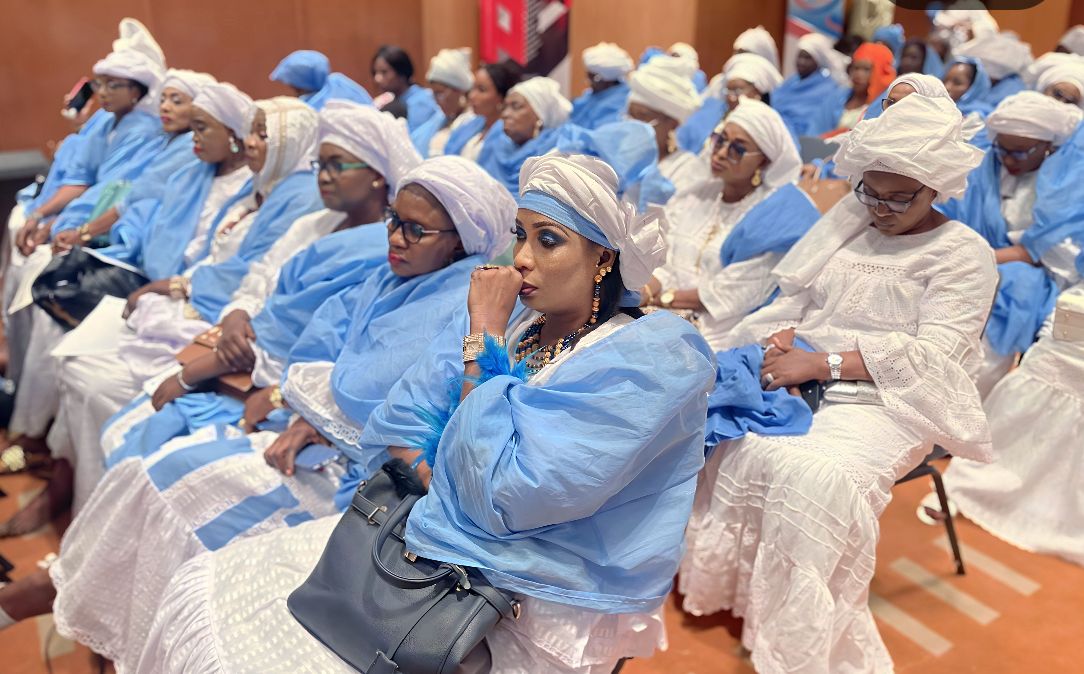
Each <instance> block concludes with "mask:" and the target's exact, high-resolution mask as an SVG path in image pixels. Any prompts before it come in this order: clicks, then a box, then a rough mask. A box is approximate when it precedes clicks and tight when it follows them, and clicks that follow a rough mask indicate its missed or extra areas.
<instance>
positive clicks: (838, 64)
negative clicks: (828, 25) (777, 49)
mask: <svg viewBox="0 0 1084 674" xmlns="http://www.w3.org/2000/svg"><path fill="white" fill-rule="evenodd" d="M795 68H796V70H797V72H796V73H795V74H794V75H791V76H790V77H788V78H787V79H786V80H784V81H783V83H782V84H780V85H779V86H778V87H776V88H775V90H773V91H772V97H771V102H772V107H773V108H775V111H776V112H778V113H779V114H780V116H781V117H782V118H783V121H784V122H786V123H787V126H788V127H790V128H791V129H793V130H794V134H795V135H796V136H808V135H811V134H810V117H811V113H812V112H813V111H814V110H816V109H817V108H819V107H820V106H821V105H822V104H823V103H824V101H825V100H826V99H834V98H838V97H839V96H840V95H841V92H842V91H843V89H844V87H843V84H841V82H840V80H841V79H842V78H844V77H845V76H846V68H847V57H846V56H844V55H843V54H842V53H840V52H838V51H836V50H835V49H834V48H833V46H832V40H830V39H829V38H828V37H827V36H825V35H823V34H821V33H815V32H814V33H806V34H805V35H803V36H802V37H800V38H798V55H797V57H796V58H795Z"/></svg>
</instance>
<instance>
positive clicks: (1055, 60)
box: [1020, 52, 1084, 91]
mask: <svg viewBox="0 0 1084 674" xmlns="http://www.w3.org/2000/svg"><path fill="white" fill-rule="evenodd" d="M1073 64H1084V56H1077V55H1076V54H1062V53H1061V52H1047V53H1045V54H1043V55H1042V56H1040V57H1039V58H1037V59H1035V61H1034V62H1032V64H1031V65H1029V66H1028V67H1027V68H1025V69H1024V72H1022V73H1021V74H1020V76H1021V77H1023V78H1024V84H1027V85H1028V88H1029V89H1035V90H1037V91H1042V89H1039V78H1041V77H1042V76H1043V75H1044V74H1045V73H1046V71H1048V70H1050V69H1051V68H1057V67H1058V66H1063V65H1073Z"/></svg>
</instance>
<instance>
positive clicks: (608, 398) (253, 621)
mask: <svg viewBox="0 0 1084 674" xmlns="http://www.w3.org/2000/svg"><path fill="white" fill-rule="evenodd" d="M616 185H617V180H616V176H615V175H614V174H613V173H612V172H611V171H610V170H609V168H608V167H607V166H606V165H605V164H604V163H603V162H601V161H599V160H596V159H593V158H586V157H582V156H576V155H572V156H563V155H562V156H554V155H551V156H546V157H539V158H534V159H531V160H529V161H528V163H527V165H526V166H525V167H524V177H523V182H522V191H521V194H522V198H521V204H520V210H519V217H518V218H517V223H516V228H517V243H516V257H515V268H514V269H512V268H499V269H488V270H481V271H478V272H476V273H475V275H474V278H473V279H472V281H471V293H470V297H469V300H468V304H467V307H466V308H467V311H466V312H461V313H460V316H459V320H457V321H456V322H455V324H454V325H451V326H450V329H449V330H448V331H447V333H446V334H445V335H444V338H443V339H441V340H440V341H439V342H436V341H435V342H434V345H433V346H434V351H432V352H431V353H430V354H428V356H427V358H426V359H423V360H421V361H419V363H418V364H417V365H416V366H415V367H414V368H412V369H411V371H410V372H408V373H407V375H405V376H404V378H403V379H402V380H401V381H400V383H399V384H398V385H397V386H396V387H395V389H394V390H393V391H392V393H391V394H390V395H389V398H388V401H387V402H386V403H384V404H383V405H381V406H380V407H379V408H377V410H376V411H375V412H374V413H373V415H372V416H371V417H370V420H369V424H368V425H367V426H366V430H365V432H364V434H363V440H362V442H363V444H365V445H367V446H371V447H373V448H374V449H376V450H379V452H380V454H382V455H383V457H384V458H385V459H386V458H387V456H388V454H389V453H390V454H391V455H392V456H396V457H401V458H404V459H406V460H407V461H412V460H422V463H420V464H419V466H418V470H419V474H420V475H421V476H423V479H424V480H425V481H426V482H429V479H430V477H431V479H432V481H431V482H429V492H428V495H427V496H425V497H424V498H423V499H422V500H421V501H419V502H418V503H417V505H415V506H414V509H413V511H412V512H411V514H410V518H409V520H408V527H407V534H406V536H407V542H408V546H409V547H410V549H411V550H419V551H420V554H423V555H425V556H427V557H430V558H433V559H438V560H443V559H447V560H453V559H454V560H458V561H460V562H463V563H464V564H467V565H470V566H474V567H476V568H478V569H479V570H480V571H481V572H482V573H483V574H484V575H485V576H486V578H487V579H488V580H490V581H491V582H492V583H494V584H495V585H496V586H497V587H500V588H502V589H504V590H506V591H508V592H511V593H514V594H515V595H516V596H517V597H519V598H521V600H522V604H521V606H522V615H521V616H520V618H519V619H518V620H515V621H513V620H506V621H502V622H501V623H500V624H498V626H497V627H496V629H495V630H494V631H493V632H491V633H490V634H489V635H488V636H487V638H486V642H487V645H488V651H489V653H490V654H491V656H492V663H491V667H490V668H488V669H487V670H485V671H489V672H492V673H493V674H510V673H513V672H524V671H528V670H529V671H532V672H547V673H553V674H565V673H574V672H575V673H580V674H586V673H589V672H598V673H606V674H608V673H609V672H611V671H613V670H614V667H615V665H617V664H618V662H619V661H620V660H621V659H622V658H626V657H648V656H650V655H651V654H652V653H653V652H654V651H655V650H656V649H658V648H661V647H662V646H663V644H665V627H664V624H663V621H662V619H661V606H662V603H663V602H664V601H665V599H666V597H667V596H668V594H669V592H670V587H671V584H672V581H673V573H674V570H675V568H676V567H677V563H678V560H679V558H680V554H681V536H682V530H683V527H684V524H685V521H686V517H687V514H688V509H689V505H690V502H691V497H692V490H693V486H694V482H695V479H696V478H695V473H696V471H697V470H698V466H700V465H702V463H703V447H702V443H703V436H702V435H697V433H698V432H700V431H702V421H703V419H704V415H705V400H706V396H705V392H706V390H707V389H709V388H710V387H711V382H712V380H713V367H712V362H711V353H710V351H709V350H708V347H707V345H706V344H704V342H703V340H702V339H700V337H699V336H697V335H696V333H695V331H694V330H693V329H692V327H691V326H689V325H688V324H687V323H685V322H683V321H681V320H680V319H678V318H676V317H674V316H671V315H669V314H666V313H656V314H652V315H650V316H646V317H642V316H640V314H639V312H638V311H636V309H635V308H633V307H631V306H630V305H634V304H635V302H636V301H635V299H634V298H635V293H634V289H635V288H637V287H639V286H641V285H642V284H643V283H644V281H645V280H646V279H647V276H648V274H649V273H650V270H651V268H652V267H654V266H656V265H657V264H658V263H659V262H661V260H660V259H659V252H661V251H662V250H663V248H664V245H663V243H662V241H661V233H660V231H659V223H658V222H656V221H653V220H651V219H647V220H640V221H638V218H637V217H636V216H635V215H634V213H633V211H632V209H631V208H629V207H628V206H627V205H624V204H622V203H620V202H619V200H618V199H617V197H616V194H615V193H614V189H615V187H616ZM517 293H518V294H519V297H520V299H521V301H522V302H523V304H524V305H526V307H527V310H526V311H525V312H522V313H518V314H517V313H516V312H515V311H514V309H515V304H516V295H517ZM593 298H594V299H593ZM485 333H488V334H490V335H498V336H502V337H504V338H505V339H507V343H508V345H509V347H508V350H507V352H505V351H504V350H503V349H499V350H497V353H494V352H493V351H492V350H490V354H492V355H494V356H495V357H497V358H503V359H505V360H507V359H508V357H509V356H510V355H511V353H515V354H516V355H515V357H514V358H515V359H516V360H520V362H521V367H522V366H526V373H527V374H525V375H523V376H522V378H520V377H516V376H509V375H506V374H505V375H497V376H493V377H492V378H488V379H487V380H486V381H485V383H482V384H479V385H477V386H476V385H474V384H471V383H467V382H466V381H465V380H464V375H466V376H467V377H471V376H477V375H482V376H490V375H491V374H492V373H489V372H487V371H484V370H482V368H481V367H480V364H479V363H478V361H476V359H477V358H478V354H477V352H476V351H474V350H471V351H462V350H461V346H462V336H463V335H464V334H467V335H477V337H481V335H483V334H485ZM513 345H515V346H514V347H513ZM660 359H661V360H660ZM464 360H466V361H467V362H466V363H464ZM497 362H500V361H499V360H498V361H497ZM504 369H505V371H507V370H508V369H510V368H508V367H506V368H504ZM663 373H665V374H663ZM456 375H458V379H457V381H459V382H464V383H463V384H462V387H461V388H458V387H457V388H456V389H455V390H454V391H449V387H448V384H447V382H448V377H449V376H456ZM645 396H646V397H645ZM461 398H462V402H460V399H461ZM634 400H635V402H634ZM433 408H440V409H442V410H443V409H446V410H448V411H449V412H450V413H451V418H450V421H449V422H448V423H447V424H446V425H445V426H444V427H443V429H441V428H440V427H436V428H430V427H428V426H427V424H426V422H425V421H424V420H423V418H424V416H425V415H424V414H423V411H424V410H429V409H433ZM453 410H454V411H453ZM483 420H484V421H485V422H484V423H483ZM427 436H428V437H427ZM438 437H439V446H438V445H437V442H436V440H437V438H438ZM423 438H426V440H427V443H419V440H420V439H423ZM472 438H473V439H472ZM423 445H425V446H428V447H430V448H431V449H430V450H427V451H425V452H424V453H423V452H421V451H419V449H420V448H421V446H423ZM377 465H379V464H377ZM570 466H577V468H576V469H573V470H570V469H569V467H570ZM480 475H485V476H486V479H485V480H484V482H485V484H484V485H483V484H482V483H481V482H480V481H479V476H480ZM538 484H545V485H547V486H546V488H545V489H544V490H539V489H537V485H538ZM532 485H533V486H532ZM600 485H602V487H601V488H600ZM496 513H500V514H499V515H498V514H496ZM336 520H337V518H324V519H321V520H317V521H315V522H310V523H307V524H304V525H301V526H300V527H297V528H294V529H291V530H283V531H277V532H274V533H272V534H268V535H266V536H259V537H255V538H252V539H250V540H246V541H240V542H238V543H237V544H236V545H231V546H228V547H227V548H225V549H223V550H220V551H218V552H216V553H213V554H209V555H202V556H200V557H197V558H196V559H195V560H193V561H192V562H190V563H188V564H187V565H186V566H184V567H182V569H181V570H180V571H179V573H178V574H177V575H176V576H175V577H174V580H173V583H172V584H171V587H170V589H169V590H168V591H167V593H166V597H165V600H164V602H163V604H162V606H161V608H160V609H159V614H158V617H157V619H156V622H155V628H154V631H153V633H152V635H151V638H150V639H149V640H148V647H147V649H146V650H145V651H144V653H143V658H142V665H141V666H142V667H148V668H151V667H154V666H159V667H162V666H164V667H165V669H164V671H166V672H182V671H184V672H206V673H209V672H220V671H242V670H245V671H259V670H263V669H266V668H268V667H269V666H271V665H272V663H276V665H278V664H281V665H282V666H283V667H284V668H285V669H297V668H304V667H311V668H313V669H314V670H316V671H320V672H328V673H331V672H349V671H353V670H352V669H351V668H350V667H349V666H348V665H346V664H345V663H344V662H342V661H341V660H339V659H338V657H337V656H335V655H334V654H333V653H332V652H331V651H330V650H328V649H327V648H326V647H324V646H323V645H322V644H321V643H320V642H319V641H317V639H316V638H315V637H313V636H311V635H310V634H309V633H308V632H306V631H305V629H304V628H302V627H301V625H299V624H298V623H296V622H295V621H294V620H293V618H292V616H291V615H290V614H289V612H288V611H287V608H286V602H285V597H286V596H287V595H288V594H289V593H290V592H292V591H293V590H294V589H295V588H296V587H297V586H298V585H299V584H300V583H301V582H302V581H303V580H304V578H305V576H306V575H307V574H308V573H309V571H310V570H311V568H312V566H313V565H314V564H315V562H316V560H317V559H318V558H319V556H320V553H321V552H322V549H323V547H324V545H325V543H326V541H327V539H328V536H329V535H330V533H331V530H332V528H333V527H334V526H335V523H336ZM616 532H621V534H620V535H619V536H614V535H612V534H614V533H616ZM287 551H289V552H287ZM255 569H260V570H261V571H262V575H261V578H262V579H263V580H266V581H269V582H253V578H252V574H253V573H254V571H255ZM227 587H230V588H233V590H234V591H235V592H232V593H231V594H230V596H229V598H228V599H226V598H225V595H224V594H223V591H224V590H225V588H227ZM226 615H229V616H231V619H229V620H220V619H217V618H218V617H219V616H222V617H224V616H226ZM271 625H275V626H277V628H278V630H277V631H276V635H277V643H275V644H274V645H273V646H272V645H271V644H270V642H261V641H259V640H257V641H252V640H249V639H246V638H245V637H243V636H241V635H249V634H252V635H255V634H264V633H266V632H265V630H266V629H267V628H268V627H269V626H271ZM206 640H213V641H214V643H216V644H218V645H219V647H218V648H215V649H214V650H213V651H211V649H206V648H204V647H203V646H202V645H201V644H205V643H209V642H208V641H206ZM152 663H153V664H152ZM146 671H149V669H148V670H146Z"/></svg>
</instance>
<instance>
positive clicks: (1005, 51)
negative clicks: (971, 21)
mask: <svg viewBox="0 0 1084 674" xmlns="http://www.w3.org/2000/svg"><path fill="white" fill-rule="evenodd" d="M952 55H953V56H973V57H975V58H977V59H978V60H979V61H981V62H982V67H983V68H986V72H987V73H988V74H989V75H990V78H991V79H993V80H1003V79H1005V78H1006V77H1008V76H1009V75H1013V74H1015V73H1019V72H1023V71H1024V69H1025V68H1027V67H1028V66H1029V65H1031V61H1032V58H1031V45H1030V44H1028V43H1027V42H1021V41H1020V38H1018V37H1017V36H1016V35H1014V34H1012V33H993V34H991V35H985V36H983V37H976V38H975V39H973V40H969V41H968V42H965V43H963V44H962V45H960V46H959V47H957V48H956V49H954V50H952Z"/></svg>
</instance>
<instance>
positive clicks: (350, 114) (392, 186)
mask: <svg viewBox="0 0 1084 674" xmlns="http://www.w3.org/2000/svg"><path fill="white" fill-rule="evenodd" d="M320 142H321V143H331V144H332V145H338V146H339V147H341V148H342V149H344V150H346V151H347V152H349V153H350V154H352V155H354V156H355V157H357V158H358V159H360V160H362V161H363V162H365V163H366V164H368V165H369V166H371V167H372V169H373V170H374V171H376V172H377V173H379V174H380V175H382V176H384V180H385V181H387V183H388V191H389V193H391V194H395V193H396V192H398V191H399V184H400V182H401V181H402V179H403V176H404V175H406V174H407V173H408V172H409V171H411V170H413V169H414V168H415V167H416V166H417V165H418V164H420V163H421V161H422V158H421V156H420V155H419V154H418V151H417V150H416V149H414V144H413V143H411V142H410V134H409V133H408V131H407V125H406V120H405V119H396V118H395V117H394V116H393V115H392V114H391V113H388V112H381V111H379V110H377V109H376V108H374V107H373V106H371V105H362V104H360V103H355V102H353V101H345V100H338V99H332V100H330V101H328V102H327V105H325V106H324V109H323V110H321V111H320Z"/></svg>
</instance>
